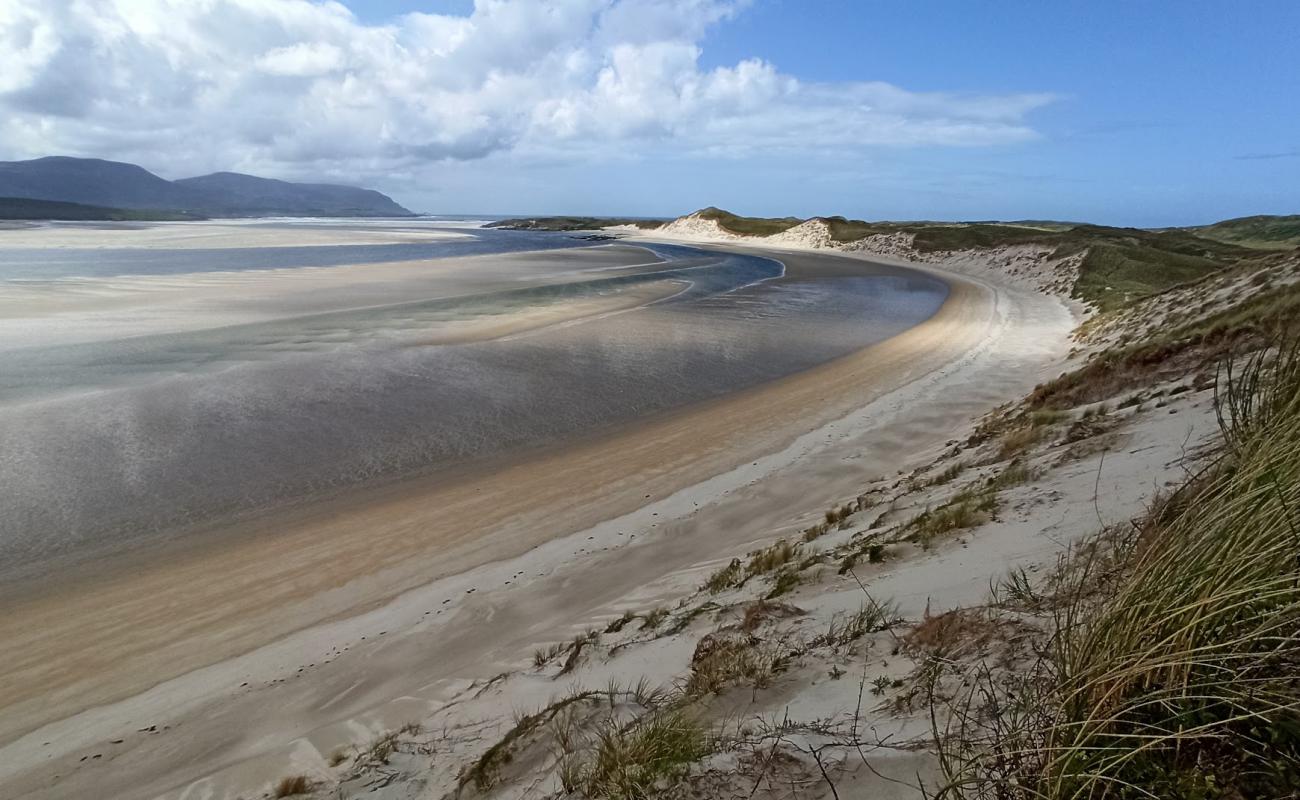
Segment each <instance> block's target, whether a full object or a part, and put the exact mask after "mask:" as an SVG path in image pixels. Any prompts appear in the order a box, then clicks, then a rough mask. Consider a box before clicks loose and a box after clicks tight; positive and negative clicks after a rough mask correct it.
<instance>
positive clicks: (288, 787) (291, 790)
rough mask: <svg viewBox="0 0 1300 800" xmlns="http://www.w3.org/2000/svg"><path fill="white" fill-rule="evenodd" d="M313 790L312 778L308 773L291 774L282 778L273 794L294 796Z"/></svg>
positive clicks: (276, 795)
mask: <svg viewBox="0 0 1300 800" xmlns="http://www.w3.org/2000/svg"><path fill="white" fill-rule="evenodd" d="M310 791H311V779H310V778H308V777H307V776H306V775H291V776H288V777H284V778H281V779H280V782H279V783H277V784H276V785H275V790H274V791H273V792H272V794H273V795H274V796H275V797H293V796H294V795H299V794H307V793H308V792H310Z"/></svg>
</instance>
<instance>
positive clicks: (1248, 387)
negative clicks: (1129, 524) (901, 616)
mask: <svg viewBox="0 0 1300 800" xmlns="http://www.w3.org/2000/svg"><path fill="white" fill-rule="evenodd" d="M1224 375H1225V377H1224V380H1222V381H1221V383H1220V387H1219V392H1218V396H1217V402H1218V405H1219V409H1220V415H1221V422H1222V427H1223V430H1224V439H1225V445H1224V453H1223V456H1222V458H1221V460H1220V461H1219V462H1218V463H1216V464H1215V465H1214V466H1212V467H1211V468H1210V469H1209V470H1207V472H1206V473H1204V474H1202V475H1200V476H1197V477H1196V478H1193V479H1191V480H1189V481H1188V483H1187V485H1186V486H1184V487H1183V488H1182V489H1181V490H1180V491H1179V492H1178V493H1177V494H1176V495H1175V496H1174V497H1173V498H1171V499H1170V500H1169V501H1168V502H1167V503H1166V504H1165V505H1164V508H1163V509H1162V511H1161V512H1160V513H1158V514H1153V517H1152V519H1151V520H1149V521H1148V523H1147V524H1146V525H1145V526H1144V527H1143V528H1142V529H1140V530H1136V531H1134V532H1133V533H1132V534H1130V535H1128V536H1127V537H1125V540H1124V542H1123V544H1121V545H1119V552H1118V554H1117V556H1116V558H1117V559H1118V561H1117V564H1118V566H1117V568H1116V569H1115V570H1112V574H1111V576H1110V583H1108V584H1107V586H1106V588H1105V589H1104V590H1102V591H1100V592H1098V591H1095V590H1089V586H1088V581H1090V580H1092V579H1094V578H1095V577H1096V575H1097V573H1096V572H1095V571H1091V570H1088V569H1084V575H1085V576H1086V577H1084V578H1083V579H1081V580H1079V581H1077V582H1076V585H1075V586H1074V587H1073V588H1069V587H1067V589H1066V590H1065V592H1064V595H1063V596H1060V595H1058V599H1059V600H1060V603H1061V605H1060V608H1059V610H1058V612H1057V615H1056V625H1055V631H1054V637H1053V642H1052V647H1051V648H1050V651H1049V652H1048V653H1047V654H1046V655H1045V656H1044V658H1043V661H1042V662H1041V663H1040V664H1038V665H1036V669H1035V670H1034V671H1033V675H1034V677H1033V678H1030V679H1026V680H1024V681H1023V682H1022V683H1021V684H1019V685H1016V686H1015V687H1014V688H1013V689H1012V691H1011V692H1010V693H1009V696H1007V697H1000V698H999V699H997V700H996V701H995V702H988V701H989V699H990V698H991V697H993V694H992V693H991V692H985V693H984V700H985V701H986V702H985V703H984V706H985V708H984V709H983V711H982V712H980V713H991V714H992V718H993V721H992V722H985V721H984V720H980V721H979V722H978V723H973V722H972V718H973V715H974V713H975V712H974V708H975V707H976V706H978V705H979V703H978V702H972V703H970V704H967V705H965V706H964V707H963V708H961V709H956V710H955V713H954V718H955V719H957V720H958V721H957V723H956V724H955V729H956V731H957V732H956V733H955V734H953V732H952V730H951V729H950V730H949V732H948V733H949V734H952V735H951V738H948V739H947V740H946V741H944V742H943V743H942V744H941V750H943V754H942V755H943V761H944V765H945V771H946V773H947V777H948V784H947V785H946V786H945V787H943V788H942V789H941V790H940V791H939V794H940V795H941V796H947V797H996V798H1052V799H1053V800H1056V799H1060V800H1064V799H1065V798H1070V799H1071V800H1075V799H1079V800H1082V799H1083V798H1087V799H1089V800H1092V799H1093V798H1198V799H1199V798H1265V797H1277V798H1281V797H1297V796H1300V794H1297V792H1300V350H1297V348H1296V347H1294V346H1286V347H1282V348H1274V349H1271V350H1269V351H1268V352H1267V355H1261V356H1257V357H1255V358H1253V359H1251V360H1250V361H1249V362H1248V363H1247V364H1246V365H1245V366H1244V368H1234V369H1232V370H1226V371H1225V373H1224ZM1116 573H1117V574H1116ZM1093 588H1094V589H1095V587H1093ZM986 685H989V686H991V685H992V684H991V682H990V683H987V684H986ZM975 730H979V731H981V732H983V734H982V735H983V736H984V737H985V738H984V739H983V740H981V741H978V742H976V741H975V740H974V739H975V736H974V735H973V734H972V731H975ZM963 737H965V738H964V739H963Z"/></svg>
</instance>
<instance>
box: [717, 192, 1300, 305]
mask: <svg viewBox="0 0 1300 800" xmlns="http://www.w3.org/2000/svg"><path fill="white" fill-rule="evenodd" d="M696 213H697V215H698V216H699V217H701V218H703V219H711V220H715V221H717V223H718V225H719V226H720V227H722V228H723V229H724V230H726V231H729V232H731V233H735V234H739V235H744V236H772V235H774V234H778V233H781V232H782V231H786V230H789V229H790V228H793V227H794V226H796V225H799V224H801V223H802V222H804V220H802V219H799V218H797V217H773V218H769V217H742V216H739V215H736V214H732V213H731V212H728V211H723V210H722V209H719V208H712V207H710V208H706V209H703V210H702V211H699V212H696ZM814 219H820V220H821V221H823V222H825V223H826V225H827V227H828V228H829V230H830V235H831V238H832V239H833V240H834V241H836V242H841V243H848V242H854V241H858V240H860V239H863V238H866V237H868V236H874V235H878V234H891V233H906V234H911V235H912V236H913V241H912V245H913V247H915V248H916V250H917V251H918V252H922V253H934V252H946V251H952V250H971V249H988V248H993V247H1004V246H1010V245H1039V246H1042V247H1046V248H1050V249H1051V250H1052V257H1053V258H1065V257H1067V256H1071V255H1076V254H1079V253H1082V254H1083V260H1082V264H1081V265H1080V274H1079V279H1078V281H1077V283H1076V284H1075V286H1074V296H1075V297H1078V298H1079V299H1081V300H1085V301H1087V302H1090V303H1093V304H1095V305H1096V306H1097V307H1098V308H1100V309H1102V310H1103V311H1104V310H1111V309H1114V308H1119V307H1121V306H1123V305H1125V304H1127V303H1130V302H1132V301H1134V300H1137V299H1140V298H1142V297H1146V296H1148V295H1150V294H1153V293H1155V292H1159V291H1161V290H1163V289H1167V288H1169V287H1170V286H1174V285H1176V284H1179V283H1184V282H1187V281H1191V280H1195V279H1197V278H1200V277H1202V276H1204V275H1207V274H1209V273H1210V272H1213V271H1215V270H1218V269H1222V268H1224V267H1226V266H1228V265H1230V264H1233V263H1235V262H1236V261H1238V260H1239V259H1242V258H1246V257H1248V256H1250V255H1252V252H1253V251H1251V250H1250V249H1249V248H1248V247H1244V246H1242V244H1243V243H1244V241H1243V242H1234V241H1232V240H1230V239H1228V238H1225V237H1220V238H1217V239H1216V238H1214V237H1209V236H1206V235H1205V234H1204V231H1205V230H1207V229H1208V228H1207V229H1199V228H1198V229H1186V230H1185V229H1178V228H1174V229H1168V230H1160V231H1153V230H1142V229H1138V228H1111V227H1106V226H1103V225H1086V224H1073V223H1061V222H1039V221H1029V222H1022V223H1002V222H969V223H942V222H863V221H861V220H850V219H845V218H844V217H814ZM1269 219H1272V220H1277V222H1275V223H1270V225H1269V226H1268V227H1267V232H1257V233H1255V234H1252V235H1257V236H1271V237H1277V238H1275V239H1273V241H1277V242H1282V241H1284V238H1283V237H1284V236H1285V235H1288V234H1287V231H1290V230H1291V227H1289V226H1292V225H1296V226H1300V223H1296V222H1288V220H1294V219H1300V218H1289V217H1277V218H1269ZM1236 222H1238V221H1230V223H1236ZM1223 224H1224V225H1228V224H1229V223H1223ZM1208 227H1214V226H1208ZM1252 230H1253V229H1252ZM1297 235H1300V234H1297Z"/></svg>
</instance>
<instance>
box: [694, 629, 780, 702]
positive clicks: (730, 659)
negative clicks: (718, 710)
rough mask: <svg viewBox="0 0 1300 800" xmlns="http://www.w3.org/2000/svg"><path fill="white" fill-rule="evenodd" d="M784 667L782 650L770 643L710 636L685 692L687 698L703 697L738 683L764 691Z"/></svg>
mask: <svg viewBox="0 0 1300 800" xmlns="http://www.w3.org/2000/svg"><path fill="white" fill-rule="evenodd" d="M784 663H785V659H784V658H783V657H782V655H781V653H780V651H779V649H778V648H777V647H775V646H774V645H772V644H770V643H767V642H762V641H759V640H757V639H754V638H753V637H750V636H736V635H720V634H711V635H709V636H706V637H705V638H703V639H701V640H700V642H699V644H698V645H697V646H696V649H695V655H694V656H693V657H692V659H691V673H690V675H688V676H687V678H686V683H685V685H684V687H683V692H684V694H685V695H686V696H687V697H703V696H705V695H709V694H714V693H716V692H720V691H722V690H723V689H725V688H727V687H729V686H732V685H735V684H738V683H746V684H749V685H751V686H754V687H755V688H760V689H761V688H763V687H764V686H767V685H768V683H769V682H770V681H771V679H772V677H773V676H774V675H776V673H777V672H778V671H780V669H781V668H782V666H783V665H784Z"/></svg>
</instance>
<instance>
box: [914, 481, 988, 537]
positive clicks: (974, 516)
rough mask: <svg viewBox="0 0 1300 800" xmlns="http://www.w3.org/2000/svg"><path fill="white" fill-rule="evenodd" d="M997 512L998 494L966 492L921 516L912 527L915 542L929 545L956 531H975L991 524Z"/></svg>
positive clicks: (967, 490) (980, 491)
mask: <svg viewBox="0 0 1300 800" xmlns="http://www.w3.org/2000/svg"><path fill="white" fill-rule="evenodd" d="M996 510H997V493H996V492H994V491H990V490H987V489H984V490H979V491H976V490H974V489H972V488H969V487H968V488H966V489H963V490H962V491H961V492H958V493H957V494H956V495H954V496H953V498H952V499H951V500H949V501H948V502H947V503H945V504H944V505H942V506H939V507H938V508H936V509H933V510H927V511H924V512H922V513H921V514H918V515H917V516H916V517H915V518H914V519H913V520H912V521H911V522H910V523H908V526H907V527H909V528H910V529H912V530H913V531H914V532H915V533H914V538H915V539H916V540H917V541H919V542H921V543H922V544H923V545H928V544H929V543H930V542H931V541H932V540H933V539H934V538H935V537H937V536H940V535H942V534H945V533H949V532H951V531H956V530H964V529H967V528H974V527H977V526H979V525H983V524H984V523H985V522H988V521H989V519H990V518H991V517H992V515H993V512H994V511H996Z"/></svg>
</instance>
